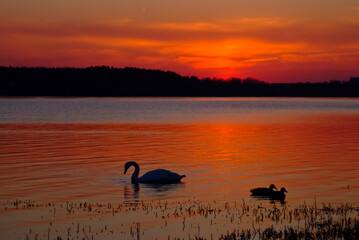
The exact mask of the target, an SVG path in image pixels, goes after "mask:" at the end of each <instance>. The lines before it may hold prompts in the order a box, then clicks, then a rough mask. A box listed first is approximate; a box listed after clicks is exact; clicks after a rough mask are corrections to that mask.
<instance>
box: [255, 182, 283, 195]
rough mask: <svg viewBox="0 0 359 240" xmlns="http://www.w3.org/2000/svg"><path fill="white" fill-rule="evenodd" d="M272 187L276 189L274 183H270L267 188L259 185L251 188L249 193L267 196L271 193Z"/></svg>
mask: <svg viewBox="0 0 359 240" xmlns="http://www.w3.org/2000/svg"><path fill="white" fill-rule="evenodd" d="M273 189H277V188H276V187H275V186H274V184H271V185H270V186H269V188H265V187H260V188H254V189H251V190H250V191H251V193H252V195H253V196H262V197H269V196H270V194H272V193H273Z"/></svg>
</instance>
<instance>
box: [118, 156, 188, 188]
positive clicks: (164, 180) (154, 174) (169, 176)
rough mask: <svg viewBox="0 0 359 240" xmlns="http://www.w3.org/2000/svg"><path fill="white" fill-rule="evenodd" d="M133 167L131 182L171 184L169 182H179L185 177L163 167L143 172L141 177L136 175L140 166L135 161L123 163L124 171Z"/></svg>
mask: <svg viewBox="0 0 359 240" xmlns="http://www.w3.org/2000/svg"><path fill="white" fill-rule="evenodd" d="M131 166H134V167H135V171H134V172H133V174H132V177H131V183H133V184H137V183H150V184H171V183H180V182H181V179H182V178H184V177H186V175H179V174H178V173H174V172H171V171H169V170H165V169H156V170H153V171H149V172H147V173H145V174H144V175H143V176H142V177H138V174H139V173H140V166H139V165H138V164H137V162H135V161H130V162H126V163H125V171H124V174H126V172H127V170H128V169H129V168H130V167H131Z"/></svg>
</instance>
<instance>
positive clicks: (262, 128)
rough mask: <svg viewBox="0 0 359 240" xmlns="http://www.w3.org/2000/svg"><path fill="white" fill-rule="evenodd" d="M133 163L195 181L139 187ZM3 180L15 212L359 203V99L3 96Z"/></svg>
mask: <svg viewBox="0 0 359 240" xmlns="http://www.w3.org/2000/svg"><path fill="white" fill-rule="evenodd" d="M127 161H137V162H138V163H139V165H140V167H141V170H140V175H142V174H143V173H145V172H147V171H150V170H153V169H158V168H164V169H169V170H171V171H174V172H177V173H180V174H185V175H186V178H185V179H184V180H183V183H182V184H174V185H168V186H151V185H150V186H149V185H145V184H141V185H140V186H139V189H136V188H135V187H134V186H133V185H132V184H131V182H130V178H131V174H132V171H133V170H132V169H130V170H129V171H128V173H127V174H126V175H124V174H123V171H124V164H125V162H127ZM0 171H1V175H0V186H1V188H0V200H1V201H3V202H4V201H7V200H10V201H12V200H14V199H20V200H34V201H38V202H47V201H51V202H79V201H92V202H136V201H137V202H138V201H153V200H156V201H157V200H159V201H189V200H190V201H197V200H198V201H207V202H212V201H214V202H216V201H217V202H226V201H245V202H251V203H263V202H264V201H263V200H258V199H254V198H252V197H250V192H249V190H250V189H251V188H254V187H258V186H266V187H267V186H269V184H271V183H273V184H275V185H276V186H277V187H278V188H280V187H282V186H283V187H285V188H286V189H287V191H288V194H287V198H286V203H287V204H300V203H303V202H304V201H307V202H308V201H309V202H310V201H311V202H313V199H316V201H318V202H325V203H341V202H344V203H347V202H348V203H358V199H359V99H350V98H348V99H330V98H328V99H324V98H318V99H313V98H72V99H63V98H14V99H7V98H3V99H0ZM265 201H266V200H265ZM2 221H3V222H4V221H5V223H6V221H8V219H2ZM5 226H6V225H5Z"/></svg>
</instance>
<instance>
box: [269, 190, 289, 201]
mask: <svg viewBox="0 0 359 240" xmlns="http://www.w3.org/2000/svg"><path fill="white" fill-rule="evenodd" d="M285 193H287V190H286V189H285V188H284V187H282V188H281V189H280V191H273V192H272V193H271V194H270V195H269V198H270V199H272V200H280V201H284V199H285V197H286V195H285Z"/></svg>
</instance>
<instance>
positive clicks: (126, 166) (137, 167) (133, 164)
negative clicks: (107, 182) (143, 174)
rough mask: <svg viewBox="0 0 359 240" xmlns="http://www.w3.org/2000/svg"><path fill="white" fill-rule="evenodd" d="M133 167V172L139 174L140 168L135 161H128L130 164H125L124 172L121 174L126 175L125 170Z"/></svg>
mask: <svg viewBox="0 0 359 240" xmlns="http://www.w3.org/2000/svg"><path fill="white" fill-rule="evenodd" d="M131 166H134V167H135V172H139V171H140V167H139V166H138V164H137V163H136V162H135V161H130V162H126V163H125V171H124V172H123V174H126V172H127V170H128V169H129V168H130V167H131Z"/></svg>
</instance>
